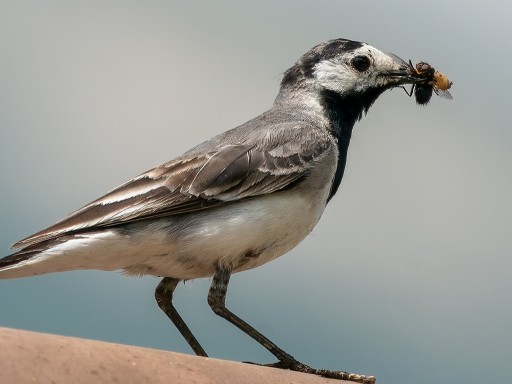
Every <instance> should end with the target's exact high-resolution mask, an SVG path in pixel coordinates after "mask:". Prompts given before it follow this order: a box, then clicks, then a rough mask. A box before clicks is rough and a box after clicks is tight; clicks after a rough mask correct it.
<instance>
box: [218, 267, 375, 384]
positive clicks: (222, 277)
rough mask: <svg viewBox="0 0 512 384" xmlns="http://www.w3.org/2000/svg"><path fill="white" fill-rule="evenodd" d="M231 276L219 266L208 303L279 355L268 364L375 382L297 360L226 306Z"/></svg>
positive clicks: (368, 377) (220, 314) (361, 381)
mask: <svg viewBox="0 0 512 384" xmlns="http://www.w3.org/2000/svg"><path fill="white" fill-rule="evenodd" d="M230 276H231V270H229V269H227V268H225V267H217V269H216V271H215V275H214V276H213V281H212V284H211V286H210V291H209V293H208V304H209V305H210V307H211V308H212V310H213V312H215V314H217V315H219V316H220V317H222V318H224V319H226V320H227V321H229V322H230V323H232V324H234V325H235V326H236V327H238V328H239V329H240V330H242V331H243V332H244V333H246V334H247V335H249V336H251V337H252V338H253V339H254V340H256V341H257V342H258V343H259V344H261V345H262V346H263V347H265V348H266V349H267V350H268V351H269V352H270V353H272V354H273V355H274V356H275V357H277V359H278V360H279V362H277V363H275V364H269V365H267V366H270V367H274V368H283V369H290V370H292V371H298V372H304V373H311V374H315V375H319V376H323V377H328V378H332V379H340V380H350V381H355V382H358V383H365V384H373V383H375V377H373V376H364V375H358V374H354V373H348V372H344V371H329V370H327V369H315V368H311V367H309V366H307V365H305V364H302V363H301V362H299V361H297V360H295V358H294V357H293V356H291V355H289V354H288V353H286V352H285V351H283V350H282V349H281V348H279V347H278V346H277V345H275V344H274V343H273V342H272V341H270V340H269V339H267V338H266V337H265V336H263V335H262V334H261V333H259V332H258V331H257V330H256V329H254V328H253V327H251V326H250V325H249V324H247V323H246V322H245V321H244V320H242V319H241V318H239V317H238V316H236V315H235V314H234V313H233V312H231V311H230V310H228V309H227V308H226V293H227V289H228V284H229V278H230Z"/></svg>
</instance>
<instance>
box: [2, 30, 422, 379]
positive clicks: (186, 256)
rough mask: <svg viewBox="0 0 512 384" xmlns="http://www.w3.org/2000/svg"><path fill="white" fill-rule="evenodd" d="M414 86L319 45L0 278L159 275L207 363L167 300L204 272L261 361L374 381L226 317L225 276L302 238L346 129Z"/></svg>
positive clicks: (358, 50) (162, 295)
mask: <svg viewBox="0 0 512 384" xmlns="http://www.w3.org/2000/svg"><path fill="white" fill-rule="evenodd" d="M422 81H423V82H424V80H422V79H421V78H420V77H419V76H418V75H417V73H416V72H415V71H413V70H412V69H411V65H409V64H407V63H406V62H404V61H403V60H402V59H400V58H398V57H397V56H395V55H393V54H386V53H383V52H381V51H379V50H377V49H376V48H374V47H372V46H370V45H368V44H365V43H360V42H356V41H350V40H346V39H336V40H330V41H328V42H326V43H323V44H319V45H317V46H316V47H314V48H312V49H311V50H310V51H309V52H307V53H306V54H304V55H303V56H302V57H301V58H300V59H299V60H298V61H297V62H296V63H295V65H294V66H293V67H291V68H290V69H288V70H287V71H286V72H285V73H284V76H283V79H282V82H281V87H280V91H279V94H278V95H277V98H276V99H275V101H274V104H273V105H272V107H271V108H270V109H269V110H268V111H266V112H264V113H263V114H261V115H260V116H258V117H256V118H254V119H252V120H250V121H248V122H247V123H245V124H242V125H240V126H239V127H237V128H234V129H232V130H229V131H227V132H224V133H221V134H220V135H218V136H215V137H214V138H212V139H211V140H209V141H205V142H204V143H202V144H199V145H198V146H196V147H194V148H192V149H191V150H189V151H188V152H185V153H184V154H183V155H182V156H180V157H178V158H176V159H174V160H171V161H169V162H167V163H165V164H163V165H160V166H158V167H156V168H153V169H151V170H149V171H148V172H145V173H143V174H141V175H139V176H137V177H135V178H133V179H132V180H130V181H128V182H127V183H125V184H123V185H121V186H120V187H118V188H116V189H114V190H112V191H111V192H109V193H108V194H106V195H105V196H103V197H101V198H99V199H97V200H95V201H93V202H92V203H90V204H88V205H86V206H85V207H83V208H81V209H79V210H78V211H76V212H74V213H72V214H71V215H69V216H68V217H66V218H65V219H63V220H62V221H60V222H58V223H57V224H55V225H52V226H51V227H49V228H47V229H44V230H42V231H40V232H37V233H36V234H34V235H32V236H30V237H27V238H25V239H23V240H20V241H19V242H17V243H16V244H14V247H16V248H21V249H20V250H19V251H18V252H16V253H14V254H12V255H10V256H7V257H4V258H3V259H1V260H0V278H3V279H9V278H17V277H27V276H33V275H39V274H45V273H50V272H60V271H68V270H74V269H100V270H109V271H110V270H122V271H123V272H124V273H125V274H127V275H154V276H161V277H163V280H162V281H161V282H160V284H159V285H158V287H157V288H156V292H155V296H156V301H157V303H158V305H159V306H160V308H161V309H162V310H163V311H164V312H165V314H166V315H167V316H168V317H169V318H170V319H171V321H172V322H173V323H174V325H175V326H176V327H177V328H178V330H179V331H180V332H181V334H182V335H183V336H184V338H185V339H186V340H187V342H188V343H189V344H190V346H191V347H192V349H193V350H194V352H195V353H196V354H197V355H199V356H207V354H206V352H205V351H204V349H203V348H202V347H201V345H200V344H199V342H198V341H197V340H196V338H195V337H194V336H193V334H192V332H191V331H190V330H189V328H188V327H187V325H186V324H185V322H184V321H183V320H182V318H181V317H180V315H179V314H178V312H177V311H176V309H175V308H174V306H173V304H172V296H173V292H174V289H175V288H176V285H177V284H178V282H180V281H183V280H189V279H195V278H200V277H211V276H213V280H212V284H211V287H210V290H209V293H208V304H209V305H210V307H211V308H212V310H213V311H214V312H215V313H216V314H217V315H219V316H221V317H223V318H225V319H226V320H228V321H229V322H231V323H233V324H234V325H236V326H237V327H238V328H240V329H241V330H242V331H244V332H245V333H246V334H248V335H249V336H251V337H252V338H253V339H255V340H256V341H257V342H258V343H260V344H261V345H262V346H263V347H265V348H266V349H268V350H269V351H270V352H271V353H272V354H274V356H276V357H277V359H278V360H279V362H278V363H275V364H271V366H274V367H280V368H287V369H292V370H296V371H301V372H308V373H314V374H318V375H322V376H326V377H332V378H339V379H348V380H353V381H358V382H364V383H373V382H374V381H375V378H374V377H373V376H363V375H357V374H350V373H347V372H343V371H327V370H319V369H314V368H311V367H309V366H307V365H305V364H302V363H300V362H298V361H297V360H295V359H294V358H293V357H292V356H291V355H289V354H287V353H286V352H285V351H283V350H282V349H280V348H278V347H277V346H276V345H275V344H274V343H272V342H271V341H270V340H269V339H267V338H266V337H265V336H263V335H262V334H261V333H259V332H258V331H256V330H255V329H254V328H252V327H251V326H250V325H249V324H247V323H246V322H244V321H243V320H242V319H240V318H239V317H237V316H236V315H234V314H233V313H232V312H230V311H229V310H228V309H227V308H226V306H225V298H226V291H227V287H228V283H229V278H230V275H231V274H232V273H234V272H240V271H244V270H246V269H250V268H255V267H257V266H260V265H262V264H264V263H266V262H268V261H271V260H273V259H275V258H276V257H278V256H281V255H282V254H284V253H286V252H288V251H289V250H291V249H292V248H294V247H295V246H296V245H297V244H299V243H300V242H301V241H302V240H303V239H304V238H305V237H306V236H307V235H308V234H309V233H310V232H311V230H312V229H313V227H314V226H315V224H316V223H317V222H318V220H319V219H320V216H321V215H322V212H323V211H324V208H325V206H326V205H327V203H328V202H329V200H330V199H331V198H332V197H333V196H334V195H335V194H336V191H337V190H338V187H339V185H340V182H341V179H342V177H343V171H344V168H345V162H346V158H347V149H348V145H349V142H350V137H351V134H352V127H353V126H354V123H355V122H356V121H358V120H359V119H360V118H361V117H362V115H363V114H364V113H366V112H367V111H368V109H369V108H370V106H371V105H372V103H373V102H374V101H375V100H376V99H377V97H378V96H379V95H380V94H381V93H383V92H384V91H385V90H387V89H391V88H394V87H401V86H403V85H404V84H413V85H414V84H421V82H422Z"/></svg>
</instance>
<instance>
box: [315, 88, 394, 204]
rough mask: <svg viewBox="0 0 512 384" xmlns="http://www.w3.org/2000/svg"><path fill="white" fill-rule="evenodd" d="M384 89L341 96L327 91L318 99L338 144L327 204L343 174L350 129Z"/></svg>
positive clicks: (350, 135) (336, 189) (350, 133)
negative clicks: (336, 161)
mask: <svg viewBox="0 0 512 384" xmlns="http://www.w3.org/2000/svg"><path fill="white" fill-rule="evenodd" d="M385 90H386V89H385V88H377V89H370V90H368V91H366V92H365V93H363V94H355V95H353V96H350V95H349V96H341V95H339V94H338V93H335V92H333V91H329V90H323V91H322V92H321V94H320V99H321V103H322V106H323V108H324V112H325V114H326V116H327V117H328V119H329V121H330V123H331V130H332V134H333V135H334V137H336V140H337V142H338V165H337V167H336V173H335V175H334V180H333V183H332V186H331V191H330V193H329V197H328V198H327V202H329V201H330V200H331V198H332V197H333V196H334V195H335V194H336V192H337V191H338V188H339V186H340V183H341V179H342V178H343V174H344V172H345V165H346V163H347V152H348V146H349V144H350V138H351V137H352V128H353V127H354V124H355V123H356V121H358V120H360V119H361V117H362V116H363V114H365V113H366V112H368V109H369V108H370V107H371V105H372V104H373V103H374V102H375V100H377V98H378V97H379V95H380V94H381V93H382V92H384V91H385Z"/></svg>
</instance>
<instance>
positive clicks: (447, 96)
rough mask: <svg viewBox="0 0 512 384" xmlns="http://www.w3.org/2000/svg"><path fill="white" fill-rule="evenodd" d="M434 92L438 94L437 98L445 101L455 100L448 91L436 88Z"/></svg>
mask: <svg viewBox="0 0 512 384" xmlns="http://www.w3.org/2000/svg"><path fill="white" fill-rule="evenodd" d="M434 92H435V93H436V95H437V96H439V97H442V98H443V99H449V100H451V99H453V97H452V95H451V94H450V92H448V90H447V89H444V90H443V89H439V88H437V87H436V86H434Z"/></svg>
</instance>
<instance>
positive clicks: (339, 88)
mask: <svg viewBox="0 0 512 384" xmlns="http://www.w3.org/2000/svg"><path fill="white" fill-rule="evenodd" d="M314 73H315V77H316V78H317V81H318V83H319V84H320V85H321V86H322V87H324V88H326V89H329V90H331V91H334V92H336V93H340V94H344V93H346V92H349V91H352V90H353V89H354V87H355V86H356V85H357V82H358V81H360V79H359V76H357V74H356V73H355V71H354V70H353V69H352V68H350V67H349V66H348V65H347V64H346V63H342V62H333V61H331V60H327V61H321V62H319V63H318V64H317V65H315V72H314Z"/></svg>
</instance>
